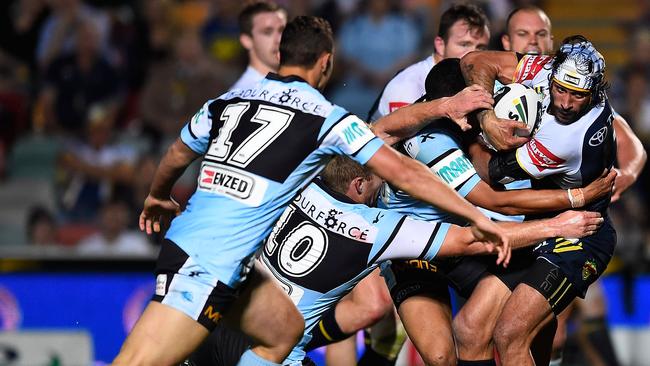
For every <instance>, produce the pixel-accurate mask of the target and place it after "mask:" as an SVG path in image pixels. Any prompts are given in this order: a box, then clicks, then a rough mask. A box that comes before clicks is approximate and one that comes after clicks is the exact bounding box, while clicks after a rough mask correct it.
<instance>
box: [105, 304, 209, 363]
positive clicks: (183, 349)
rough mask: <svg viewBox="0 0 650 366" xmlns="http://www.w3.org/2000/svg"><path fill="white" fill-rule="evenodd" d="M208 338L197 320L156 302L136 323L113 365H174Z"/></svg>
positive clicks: (206, 332) (206, 331) (205, 330)
mask: <svg viewBox="0 0 650 366" xmlns="http://www.w3.org/2000/svg"><path fill="white" fill-rule="evenodd" d="M207 336H208V330H207V329H206V328H205V327H204V326H203V325H201V324H199V323H198V322H197V321H196V320H195V319H192V318H191V317H189V316H188V315H186V314H185V313H183V312H181V311H179V310H177V309H174V308H172V307H170V306H167V305H164V304H161V303H159V302H155V301H152V302H150V303H149V305H148V306H147V307H146V308H145V311H144V312H143V313H142V315H141V316H140V319H139V320H138V321H137V322H136V324H135V326H134V327H133V329H132V330H131V333H130V334H129V336H128V337H127V339H126V341H125V342H124V344H123V345H122V349H121V350H120V354H119V355H118V357H117V358H116V359H115V360H114V361H113V365H129V366H131V365H173V364H178V363H179V362H181V361H182V360H184V359H185V357H187V355H189V353H190V352H192V351H193V350H194V349H195V348H197V347H198V346H199V344H201V342H202V341H203V340H204V339H205V338H206V337H207Z"/></svg>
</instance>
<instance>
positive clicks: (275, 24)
mask: <svg viewBox="0 0 650 366" xmlns="http://www.w3.org/2000/svg"><path fill="white" fill-rule="evenodd" d="M238 19H239V42H241V45H242V46H243V47H244V48H245V49H246V51H247V52H248V67H247V68H246V71H245V72H244V73H243V74H242V75H241V76H240V77H239V79H238V80H237V82H236V83H235V84H234V85H233V86H232V87H231V89H242V88H248V87H250V86H252V85H254V84H255V83H257V82H258V81H260V80H262V79H263V78H264V77H265V76H266V74H268V73H269V72H276V71H277V70H278V67H279V65H280V38H281V37H282V31H283V30H284V26H285V25H286V24H287V13H286V12H285V11H284V10H283V9H282V8H280V7H279V6H278V5H277V4H275V3H272V2H268V1H254V2H251V3H250V4H249V5H247V6H246V7H245V8H244V9H243V10H242V11H241V13H239V18H238Z"/></svg>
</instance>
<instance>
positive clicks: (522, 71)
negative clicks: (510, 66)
mask: <svg viewBox="0 0 650 366" xmlns="http://www.w3.org/2000/svg"><path fill="white" fill-rule="evenodd" d="M551 59H552V57H550V56H530V55H528V56H524V58H523V59H522V60H521V61H520V64H519V67H518V68H517V71H516V72H515V76H514V78H513V81H514V82H517V83H521V82H522V81H526V80H533V78H535V75H537V73H539V72H540V71H541V70H542V68H544V65H546V64H547V63H548V62H549V61H551Z"/></svg>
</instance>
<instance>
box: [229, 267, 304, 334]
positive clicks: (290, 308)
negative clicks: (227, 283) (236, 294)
mask: <svg viewBox="0 0 650 366" xmlns="http://www.w3.org/2000/svg"><path fill="white" fill-rule="evenodd" d="M259 263H260V262H257V263H256V264H255V268H254V269H253V270H252V271H251V274H250V278H249V279H248V282H247V283H246V284H245V286H244V288H243V289H242V293H241V295H240V298H239V299H238V300H237V301H236V302H235V304H234V305H233V311H232V316H233V319H232V320H231V321H235V322H236V323H238V325H239V327H240V329H241V330H242V331H243V332H244V333H246V334H247V335H249V336H250V337H251V338H253V340H254V341H255V342H256V343H260V344H262V345H269V346H273V345H277V344H284V343H287V342H293V341H294V340H295V341H297V340H298V339H299V338H300V335H302V332H303V330H304V319H303V317H302V315H301V314H300V312H299V311H298V309H297V308H296V306H295V305H294V304H293V302H292V301H291V299H290V298H289V296H287V294H286V293H285V292H284V291H283V290H282V288H280V286H279V285H278V284H277V283H276V282H275V280H273V279H272V278H271V275H270V274H269V273H268V272H267V271H266V270H264V268H263V267H262V266H261V265H259ZM229 315H230V314H229Z"/></svg>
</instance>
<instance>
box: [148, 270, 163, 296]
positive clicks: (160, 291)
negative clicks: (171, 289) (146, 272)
mask: <svg viewBox="0 0 650 366" xmlns="http://www.w3.org/2000/svg"><path fill="white" fill-rule="evenodd" d="M166 289H167V275H166V274H159V275H158V276H156V295H158V296H165V293H166V292H167V291H166ZM149 291H151V290H149Z"/></svg>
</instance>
